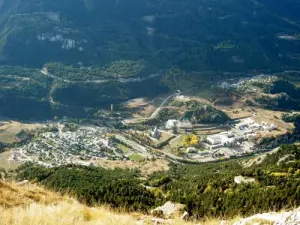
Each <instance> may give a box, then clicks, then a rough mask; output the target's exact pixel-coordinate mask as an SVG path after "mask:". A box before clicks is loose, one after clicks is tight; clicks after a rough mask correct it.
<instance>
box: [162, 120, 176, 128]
mask: <svg viewBox="0 0 300 225" xmlns="http://www.w3.org/2000/svg"><path fill="white" fill-rule="evenodd" d="M177 126H178V120H168V121H167V122H166V124H165V127H166V129H168V130H171V129H173V128H174V127H177Z"/></svg>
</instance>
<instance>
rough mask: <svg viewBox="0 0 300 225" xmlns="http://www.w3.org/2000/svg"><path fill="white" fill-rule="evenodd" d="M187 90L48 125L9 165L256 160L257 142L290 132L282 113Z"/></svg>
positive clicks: (267, 80) (246, 82) (269, 79)
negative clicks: (87, 119)
mask: <svg viewBox="0 0 300 225" xmlns="http://www.w3.org/2000/svg"><path fill="white" fill-rule="evenodd" d="M273 79H274V77H272V76H264V75H260V76H256V77H253V78H251V79H245V80H241V81H240V80H239V81H237V82H235V83H234V82H231V84H229V83H224V82H223V83H220V84H218V85H219V87H221V88H223V89H227V88H230V87H234V88H244V87H245V85H247V88H248V89H247V90H249V89H250V90H252V89H253V87H252V86H251V84H252V83H255V82H263V83H264V84H269V83H270V82H272V81H273ZM191 90H192V89H189V90H187V91H180V90H178V91H176V92H175V93H171V94H170V95H167V96H163V97H162V98H155V99H153V100H152V101H150V102H144V100H143V99H137V100H133V101H130V102H128V103H127V104H128V105H131V106H130V107H129V108H126V107H127V106H125V110H126V111H124V112H122V111H121V112H115V111H114V107H113V105H111V107H110V110H107V111H105V112H104V111H99V113H97V114H96V115H97V117H96V118H95V120H94V121H91V123H76V122H72V121H70V120H68V119H67V118H64V119H61V120H56V121H47V123H44V124H40V125H38V126H37V129H35V131H34V132H31V133H33V137H32V138H31V139H30V141H29V142H26V143H25V144H23V145H20V146H17V147H14V148H12V150H11V151H12V154H11V155H10V157H9V160H11V161H15V162H19V163H24V162H35V163H38V164H41V165H45V166H48V167H52V166H59V165H66V164H80V165H97V163H98V161H99V160H108V161H134V162H143V161H147V160H155V159H167V160H168V161H171V162H175V163H185V162H192V163H201V162H210V161H218V160H224V159H230V158H235V157H242V156H245V155H251V154H256V153H257V152H259V151H261V150H264V149H261V147H259V146H257V140H258V139H262V138H264V137H272V136H274V135H275V136H276V135H284V134H285V133H287V132H288V131H289V130H292V129H293V125H292V124H289V123H285V122H284V121H282V119H281V117H282V112H280V111H278V112H275V111H271V110H265V109H261V108H257V107H245V105H242V106H239V107H235V108H229V107H219V106H215V105H214V104H213V103H212V102H211V100H208V99H204V98H199V97H196V96H194V95H191V93H190V91H191ZM247 90H246V91H247ZM252 91H253V90H252ZM157 100H159V101H157ZM156 101H157V102H156ZM125 112H126V113H125ZM7 126H8V125H7ZM18 132H19V133H18V134H16V135H17V136H18V137H21V136H24V134H25V133H26V132H24V130H23V129H20V130H19V131H18ZM20 134H22V135H20ZM25 136H26V135H25Z"/></svg>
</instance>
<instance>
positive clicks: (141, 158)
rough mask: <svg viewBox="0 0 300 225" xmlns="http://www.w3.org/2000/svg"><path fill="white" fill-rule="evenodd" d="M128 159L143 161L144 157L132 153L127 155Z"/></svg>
mask: <svg viewBox="0 0 300 225" xmlns="http://www.w3.org/2000/svg"><path fill="white" fill-rule="evenodd" d="M129 159H131V160H133V161H136V162H140V161H143V160H144V159H145V158H144V157H143V156H142V155H140V154H138V153H133V154H132V155H130V156H129Z"/></svg>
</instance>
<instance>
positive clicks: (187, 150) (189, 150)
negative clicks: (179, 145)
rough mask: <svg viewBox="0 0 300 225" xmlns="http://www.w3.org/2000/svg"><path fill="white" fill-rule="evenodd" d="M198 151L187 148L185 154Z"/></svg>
mask: <svg viewBox="0 0 300 225" xmlns="http://www.w3.org/2000/svg"><path fill="white" fill-rule="evenodd" d="M197 152H198V150H197V149H196V148H195V147H188V148H187V149H186V153H197Z"/></svg>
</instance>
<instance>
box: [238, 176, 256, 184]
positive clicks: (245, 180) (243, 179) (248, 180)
mask: <svg viewBox="0 0 300 225" xmlns="http://www.w3.org/2000/svg"><path fill="white" fill-rule="evenodd" d="M234 182H235V183H236V184H241V183H253V182H255V179H254V178H252V177H243V176H236V177H234Z"/></svg>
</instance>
